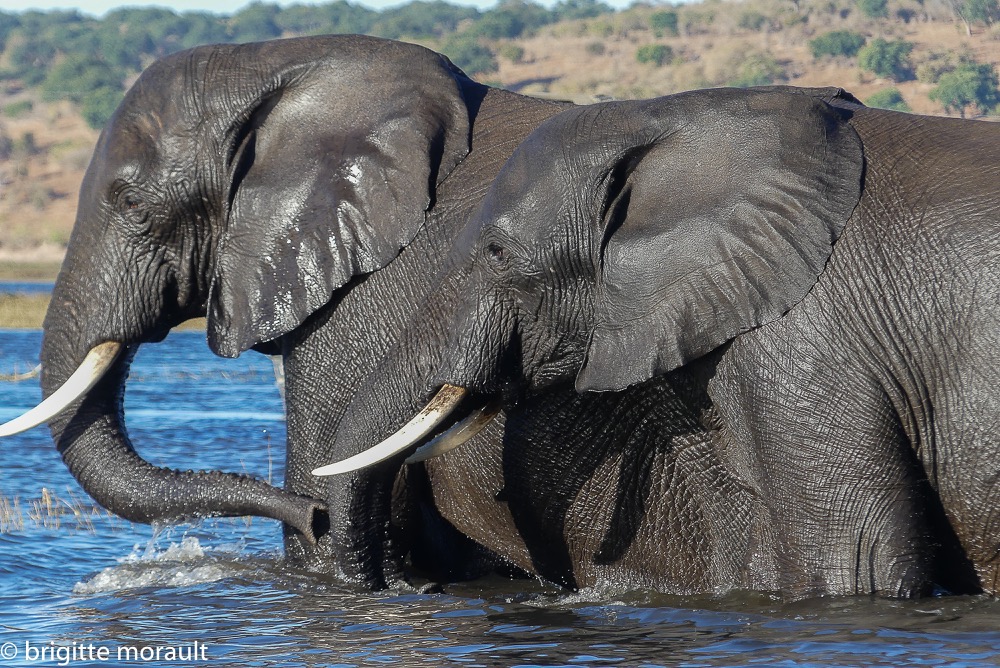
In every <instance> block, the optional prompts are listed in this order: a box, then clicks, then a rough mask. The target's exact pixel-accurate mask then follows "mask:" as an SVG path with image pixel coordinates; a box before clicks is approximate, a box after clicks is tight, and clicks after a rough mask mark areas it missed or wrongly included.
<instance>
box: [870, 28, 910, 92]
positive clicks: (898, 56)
mask: <svg viewBox="0 0 1000 668" xmlns="http://www.w3.org/2000/svg"><path fill="white" fill-rule="evenodd" d="M912 50H913V43H912V42H907V41H905V40H902V39H897V40H893V41H891V42H890V41H887V40H884V39H882V38H880V37H879V38H876V39H873V40H872V41H871V42H870V43H869V44H868V45H867V46H865V47H864V48H862V49H861V50H860V51H858V67H860V68H861V69H863V70H866V71H868V72H872V73H873V74H875V75H876V76H880V77H884V78H887V79H892V80H893V81H906V80H907V79H909V78H911V77H912V72H911V70H910V60H909V57H910V51H912Z"/></svg>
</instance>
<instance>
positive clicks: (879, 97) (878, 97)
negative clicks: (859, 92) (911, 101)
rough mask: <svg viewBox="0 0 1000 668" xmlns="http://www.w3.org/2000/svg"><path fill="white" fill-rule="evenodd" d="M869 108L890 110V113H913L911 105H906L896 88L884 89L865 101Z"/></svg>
mask: <svg viewBox="0 0 1000 668" xmlns="http://www.w3.org/2000/svg"><path fill="white" fill-rule="evenodd" d="M865 104H866V105H868V106H869V107H878V108H879V109H888V110H890V111H906V112H909V111H912V110H911V109H910V105H908V104H906V100H904V99H903V94H902V93H900V92H899V90H898V89H896V88H884V89H882V90H880V91H879V92H877V93H875V94H874V95H872V96H870V97H869V98H868V99H867V100H865Z"/></svg>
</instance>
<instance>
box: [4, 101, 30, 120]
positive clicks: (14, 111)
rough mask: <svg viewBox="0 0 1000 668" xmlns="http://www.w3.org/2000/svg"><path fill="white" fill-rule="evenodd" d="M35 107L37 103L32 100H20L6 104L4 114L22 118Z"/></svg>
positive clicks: (9, 116) (8, 116)
mask: <svg viewBox="0 0 1000 668" xmlns="http://www.w3.org/2000/svg"><path fill="white" fill-rule="evenodd" d="M34 108H35V103H34V102H32V101H31V100H18V101H17V102H11V103H10V104H8V105H5V106H4V108H3V115H4V116H6V117H7V118H21V117H22V116H27V115H28V114H30V113H31V111H32V110H33V109H34Z"/></svg>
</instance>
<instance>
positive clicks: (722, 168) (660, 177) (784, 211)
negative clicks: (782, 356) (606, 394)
mask: <svg viewBox="0 0 1000 668" xmlns="http://www.w3.org/2000/svg"><path fill="white" fill-rule="evenodd" d="M637 113H638V114H639V115H640V116H642V117H643V123H644V124H646V125H649V126H651V127H650V128H647V130H648V132H647V136H650V137H651V139H650V140H649V141H645V142H643V143H640V144H639V145H632V146H629V147H626V148H625V149H624V150H623V151H621V152H620V153H619V154H618V157H617V160H616V162H615V164H614V166H613V167H612V169H611V170H609V172H608V176H607V179H606V183H607V184H608V192H607V197H606V200H605V206H604V209H603V220H602V224H603V230H602V231H603V235H604V236H603V243H602V245H601V248H600V250H599V253H600V255H599V257H598V258H596V261H595V266H598V267H600V272H601V274H600V277H599V279H598V289H597V297H596V304H595V327H594V330H593V332H592V335H591V340H590V345H589V348H588V351H587V359H586V361H585V363H584V365H583V367H582V369H581V371H580V374H579V376H578V378H577V388H578V389H580V390H618V389H622V388H624V387H626V386H628V385H632V384H634V383H638V382H641V381H643V380H646V379H648V378H650V377H652V376H655V375H658V374H663V373H666V372H669V371H671V370H673V369H676V368H678V367H680V366H682V365H684V364H686V363H687V362H689V361H691V360H693V359H695V358H698V357H700V356H702V355H704V354H706V353H708V352H710V351H712V350H713V349H715V348H717V347H718V346H720V345H722V344H723V343H725V342H727V341H728V340H730V339H732V338H733V337H735V336H737V335H738V334H740V333H742V332H746V331H747V330H750V329H752V328H755V327H759V326H761V325H764V324H767V323H769V322H771V321H773V320H776V319H777V318H779V317H781V316H782V315H783V314H785V313H786V312H787V311H788V310H789V309H790V308H791V307H792V306H794V305H795V304H796V303H798V302H799V301H800V300H801V299H802V298H803V297H804V296H805V295H806V293H807V292H808V291H809V290H810V289H811V288H812V286H813V285H814V283H815V282H816V279H817V277H818V276H819V274H820V272H822V271H823V268H824V266H825V264H826V262H827V259H828V258H829V256H830V254H831V252H832V247H833V243H834V241H835V240H836V239H837V238H838V236H839V235H840V233H841V231H842V230H843V228H844V225H845V224H846V222H847V220H848V218H849V217H850V215H851V212H852V211H853V209H854V207H855V205H856V204H857V202H858V200H859V198H860V194H861V179H862V170H863V154H862V146H861V141H860V139H859V138H858V136H857V134H856V133H855V132H854V130H853V129H852V128H851V127H850V126H849V125H848V124H847V123H846V121H845V119H844V118H843V117H842V116H841V113H842V112H840V111H838V110H836V109H833V108H831V107H829V106H828V105H826V104H825V103H823V102H821V101H818V100H815V99H811V98H809V97H806V96H802V95H789V94H787V93H780V92H774V91H753V92H751V91H733V90H729V91H727V90H718V91H700V92H696V93H690V94H683V95H678V96H673V97H672V98H661V99H660V100H655V101H650V102H648V103H643V105H640V106H639V107H638V109H637Z"/></svg>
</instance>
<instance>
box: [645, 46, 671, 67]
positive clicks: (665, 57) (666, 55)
mask: <svg viewBox="0 0 1000 668" xmlns="http://www.w3.org/2000/svg"><path fill="white" fill-rule="evenodd" d="M673 57H674V50H673V49H671V48H670V47H669V46H667V45H666V44H643V45H642V46H640V47H639V48H638V49H637V50H636V52H635V59H636V60H637V61H639V62H640V63H653V64H654V65H656V66H657V67H660V66H661V65H663V64H664V63H666V62H668V61H670V60H673Z"/></svg>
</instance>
